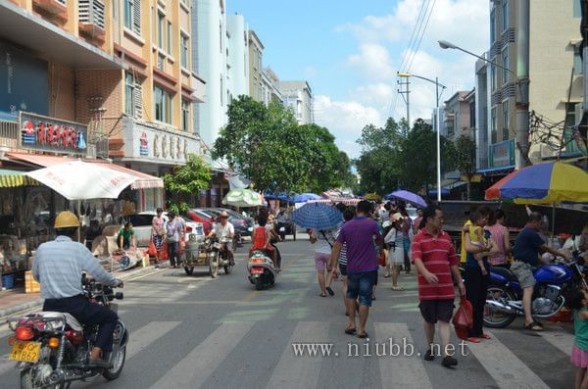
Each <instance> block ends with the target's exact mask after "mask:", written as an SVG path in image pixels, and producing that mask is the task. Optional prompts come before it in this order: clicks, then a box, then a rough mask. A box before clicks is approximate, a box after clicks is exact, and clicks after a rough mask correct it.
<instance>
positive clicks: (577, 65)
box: [574, 45, 584, 75]
mask: <svg viewBox="0 0 588 389" xmlns="http://www.w3.org/2000/svg"><path fill="white" fill-rule="evenodd" d="M581 51H582V46H581V45H576V46H575V47H574V74H575V75H581V74H582V73H583V72H584V71H583V63H582V56H581V55H580V54H581Z"/></svg>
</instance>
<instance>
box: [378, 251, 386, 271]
mask: <svg viewBox="0 0 588 389" xmlns="http://www.w3.org/2000/svg"><path fill="white" fill-rule="evenodd" d="M378 262H379V264H380V266H383V267H385V266H386V252H385V251H384V250H381V251H380V257H379V258H378Z"/></svg>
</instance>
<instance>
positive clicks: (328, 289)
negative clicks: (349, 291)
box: [325, 286, 335, 296]
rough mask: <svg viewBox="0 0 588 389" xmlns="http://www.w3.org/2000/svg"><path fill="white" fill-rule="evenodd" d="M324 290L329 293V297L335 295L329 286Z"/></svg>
mask: <svg viewBox="0 0 588 389" xmlns="http://www.w3.org/2000/svg"><path fill="white" fill-rule="evenodd" d="M325 289H326V290H327V292H328V293H329V294H330V295H331V296H334V295H335V292H334V291H333V289H331V287H330V286H327V287H326V288H325Z"/></svg>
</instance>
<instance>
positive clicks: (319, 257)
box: [314, 253, 331, 272]
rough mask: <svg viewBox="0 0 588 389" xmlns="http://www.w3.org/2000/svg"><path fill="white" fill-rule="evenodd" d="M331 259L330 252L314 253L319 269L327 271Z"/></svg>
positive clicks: (315, 263) (317, 268) (315, 262)
mask: <svg viewBox="0 0 588 389" xmlns="http://www.w3.org/2000/svg"><path fill="white" fill-rule="evenodd" d="M330 260H331V255H330V254H325V253H314V265H315V266H316V270H317V271H320V272H322V271H325V269H326V268H327V265H328V263H329V261H330Z"/></svg>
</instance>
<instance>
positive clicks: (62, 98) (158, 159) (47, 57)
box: [0, 0, 204, 210]
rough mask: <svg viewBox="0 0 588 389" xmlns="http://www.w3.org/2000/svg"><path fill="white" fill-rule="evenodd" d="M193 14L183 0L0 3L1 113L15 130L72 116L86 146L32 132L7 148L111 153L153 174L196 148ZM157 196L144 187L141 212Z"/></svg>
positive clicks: (198, 84) (61, 122)
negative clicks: (54, 143) (57, 142)
mask: <svg viewBox="0 0 588 389" xmlns="http://www.w3.org/2000/svg"><path fill="white" fill-rule="evenodd" d="M190 13H191V9H190V4H189V2H188V1H187V0H170V1H166V2H162V1H157V0H151V1H145V0H144V1H140V0H123V1H118V2H110V1H103V0H85V1H73V0H32V1H31V0H12V1H11V2H6V1H4V2H2V3H0V51H1V55H2V61H1V62H2V63H3V64H4V65H5V66H3V67H0V74H1V75H2V79H5V80H9V86H8V88H6V89H3V90H2V91H0V112H2V117H3V118H4V119H7V121H15V122H16V123H18V124H17V130H19V131H21V130H23V125H24V123H25V121H28V122H33V123H35V122H38V123H40V124H38V126H42V127H47V126H49V125H51V126H52V127H53V128H57V127H60V128H63V127H64V126H65V123H66V122H75V123H76V126H78V129H79V130H78V131H79V132H81V133H82V134H86V139H87V145H88V147H87V148H86V149H85V150H82V149H80V148H77V149H76V148H75V147H73V146H72V144H71V142H68V146H70V147H69V148H67V147H65V146H64V145H61V146H59V147H49V146H47V144H46V143H47V142H44V143H45V145H41V144H40V143H42V141H43V138H42V137H41V132H39V133H38V134H36V135H35V136H34V137H32V138H30V139H29V138H26V142H27V144H24V145H23V140H24V139H25V137H24V136H23V137H20V135H19V134H16V135H17V137H16V139H18V143H17V144H14V145H13V146H16V148H20V147H23V146H26V148H27V149H35V150H37V152H42V153H54V154H63V153H71V154H76V155H81V156H88V157H100V158H110V159H112V160H113V161H114V162H115V163H118V164H120V165H123V166H125V167H127V168H132V169H134V170H138V171H140V172H144V173H148V174H151V175H155V176H160V175H161V174H163V173H166V172H168V171H169V169H170V168H171V167H172V166H174V165H178V164H182V163H184V162H185V161H186V159H187V156H188V154H189V153H198V152H199V149H200V144H199V140H198V137H197V136H196V134H195V133H194V127H193V125H192V115H193V114H192V111H193V109H192V102H193V101H195V100H198V101H203V98H204V82H203V81H202V79H200V78H199V77H198V76H197V75H196V74H195V73H194V72H193V71H192V70H191V69H192V66H191V57H190V52H191V45H192V38H191V24H190ZM18 115H20V119H18ZM38 115H42V117H41V116H38ZM19 120H20V121H19ZM5 127H9V125H7V124H5V125H4V126H3V128H5ZM61 133H62V134H63V131H61ZM47 134H48V133H47V131H46V130H45V131H43V134H42V135H43V137H44V136H46V135H47ZM5 135H8V134H0V137H2V138H6V136H5ZM53 136H55V133H54V134H53ZM162 194H163V190H162V189H161V188H155V189H153V190H147V191H145V192H144V193H141V195H140V196H138V200H139V201H138V205H139V209H138V210H143V209H152V208H154V207H155V206H160V205H162V199H163V198H162Z"/></svg>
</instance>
